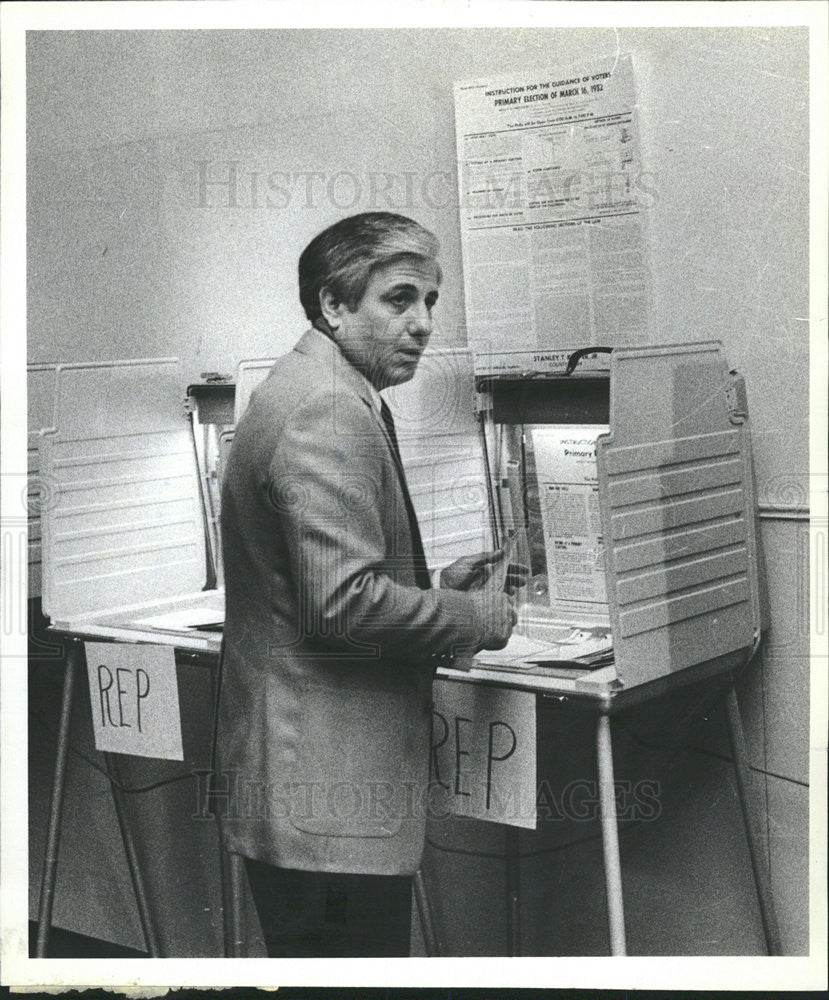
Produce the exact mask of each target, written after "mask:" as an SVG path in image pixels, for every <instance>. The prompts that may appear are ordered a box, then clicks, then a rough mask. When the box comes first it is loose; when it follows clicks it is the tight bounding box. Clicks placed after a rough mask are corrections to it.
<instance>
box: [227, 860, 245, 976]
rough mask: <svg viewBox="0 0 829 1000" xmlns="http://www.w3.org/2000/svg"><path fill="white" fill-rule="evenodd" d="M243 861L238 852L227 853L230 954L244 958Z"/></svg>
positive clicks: (232, 956)
mask: <svg viewBox="0 0 829 1000" xmlns="http://www.w3.org/2000/svg"><path fill="white" fill-rule="evenodd" d="M244 865H245V862H244V860H243V858H242V856H241V855H240V854H230V855H228V868H229V872H230V956H231V958H244V957H245V956H246V955H247V929H246V927H245V923H246V921H245V897H244V894H243V892H242V886H243V885H244Z"/></svg>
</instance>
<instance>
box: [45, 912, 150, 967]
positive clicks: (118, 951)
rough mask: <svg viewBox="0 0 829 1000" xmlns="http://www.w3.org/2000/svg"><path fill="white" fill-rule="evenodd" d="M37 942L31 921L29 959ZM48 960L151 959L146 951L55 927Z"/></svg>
mask: <svg viewBox="0 0 829 1000" xmlns="http://www.w3.org/2000/svg"><path fill="white" fill-rule="evenodd" d="M36 942H37V924H36V923H35V921H34V920H30V921H29V957H30V958H34V954H35V944H36ZM46 957H47V958H149V956H148V955H147V953H146V952H145V951H135V950H134V949H132V948H125V947H124V946H123V945H120V944H111V943H110V942H109V941H99V940H98V939H97V938H91V937H86V935H85V934H74V933H73V932H72V931H64V930H61V929H60V928H59V927H53V928H52V930H51V931H50V932H49V947H48V949H47V951H46Z"/></svg>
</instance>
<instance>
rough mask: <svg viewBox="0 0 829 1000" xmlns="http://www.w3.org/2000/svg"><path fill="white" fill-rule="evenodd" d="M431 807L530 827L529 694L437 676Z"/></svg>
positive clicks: (531, 725) (533, 809)
mask: <svg viewBox="0 0 829 1000" xmlns="http://www.w3.org/2000/svg"><path fill="white" fill-rule="evenodd" d="M433 699H434V708H433V714H432V747H431V755H430V764H429V777H430V781H431V789H430V791H431V794H430V802H431V809H432V814H433V815H434V816H435V817H438V818H439V817H440V816H441V815H444V816H445V815H455V816H470V817H473V818H475V819H483V820H490V821H491V822H493V823H505V824H507V825H509V826H522V827H525V828H527V829H530V830H534V829H535V816H536V807H535V806H536V802H535V800H536V787H535V786H536V781H535V773H536V766H535V765H536V760H535V756H536V742H535V695H534V694H532V693H531V692H529V691H510V690H505V689H502V688H496V687H485V686H484V685H481V684H469V683H465V682H456V681H436V682H435V684H434V688H433Z"/></svg>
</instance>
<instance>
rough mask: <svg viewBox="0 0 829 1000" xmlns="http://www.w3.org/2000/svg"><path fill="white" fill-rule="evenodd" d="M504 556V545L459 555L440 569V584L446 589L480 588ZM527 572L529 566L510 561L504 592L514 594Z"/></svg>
mask: <svg viewBox="0 0 829 1000" xmlns="http://www.w3.org/2000/svg"><path fill="white" fill-rule="evenodd" d="M505 556H506V547H505V546H502V547H501V548H500V549H494V550H493V551H492V552H480V553H479V554H478V555H476V556H461V558H460V559H456V560H455V561H454V562H453V563H451V564H450V565H449V566H447V567H446V568H445V569H443V570H441V574H440V585H441V587H445V588H446V589H447V590H480V589H481V587H483V586H484V584H485V583H486V581H487V580H488V579H489V578H490V576H492V574H493V572H495V571H496V569H497V567H498V563H499V562H501V560H502V559H504V558H505ZM529 572H530V571H529V567H527V566H524V565H522V564H521V563H510V564H509V566H508V567H507V574H506V581H505V584H504V590H505V592H506V593H507V594H514V593H515V591H516V590H518V588H519V587H523V586H524V584H525V583H526V582H527V576H528V575H529Z"/></svg>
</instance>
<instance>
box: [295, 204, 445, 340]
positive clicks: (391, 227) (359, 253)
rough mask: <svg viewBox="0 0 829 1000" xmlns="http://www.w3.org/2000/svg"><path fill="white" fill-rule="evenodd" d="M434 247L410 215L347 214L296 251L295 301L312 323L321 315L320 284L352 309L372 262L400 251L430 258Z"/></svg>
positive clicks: (377, 263) (434, 241)
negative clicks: (299, 251) (296, 296)
mask: <svg viewBox="0 0 829 1000" xmlns="http://www.w3.org/2000/svg"><path fill="white" fill-rule="evenodd" d="M437 253H438V241H437V238H436V237H435V235H434V234H433V233H430V232H429V230H428V229H424V228H423V226H421V225H420V224H419V223H417V222H415V221H414V219H409V218H407V217H406V216H405V215H395V214H394V213H392V212H363V213H361V214H360V215H352V216H350V217H349V218H347V219H341V220H340V221H339V222H335V223H334V225H333V226H329V227H328V229H324V230H323V231H322V232H321V233H320V234H319V235H318V236H315V237H314V238H313V239H312V240H311V242H310V243H309V244H308V246H307V247H306V248H305V249H304V250H303V251H302V254H301V255H300V258H299V301H300V302H301V303H302V307H303V309H304V310H305V315H306V316H307V317H308V319H309V320H311V322H312V323H314V322H316V321H317V320H318V319H319V318H320V316H321V315H322V309H321V308H320V292H321V291H322V289H323V288H327V289H328V290H329V291H330V292H332V294H334V295H335V296H336V297H337V299H338V300H339V301H341V302H344V303H345V304H346V305H347V306H348V308H349V309H352V310H353V309H356V308H357V306H358V305H359V304H360V301H361V300H362V298H363V295H364V294H365V290H366V286H367V285H368V282H369V279H370V278H371V275H372V272H373V271H374V270H375V269H376V268H378V267H381V266H382V265H384V264H390V263H392V262H393V261H395V260H398V259H400V258H401V257H422V258H425V259H428V260H435V258H436V257H437ZM438 278H440V269H438Z"/></svg>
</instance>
